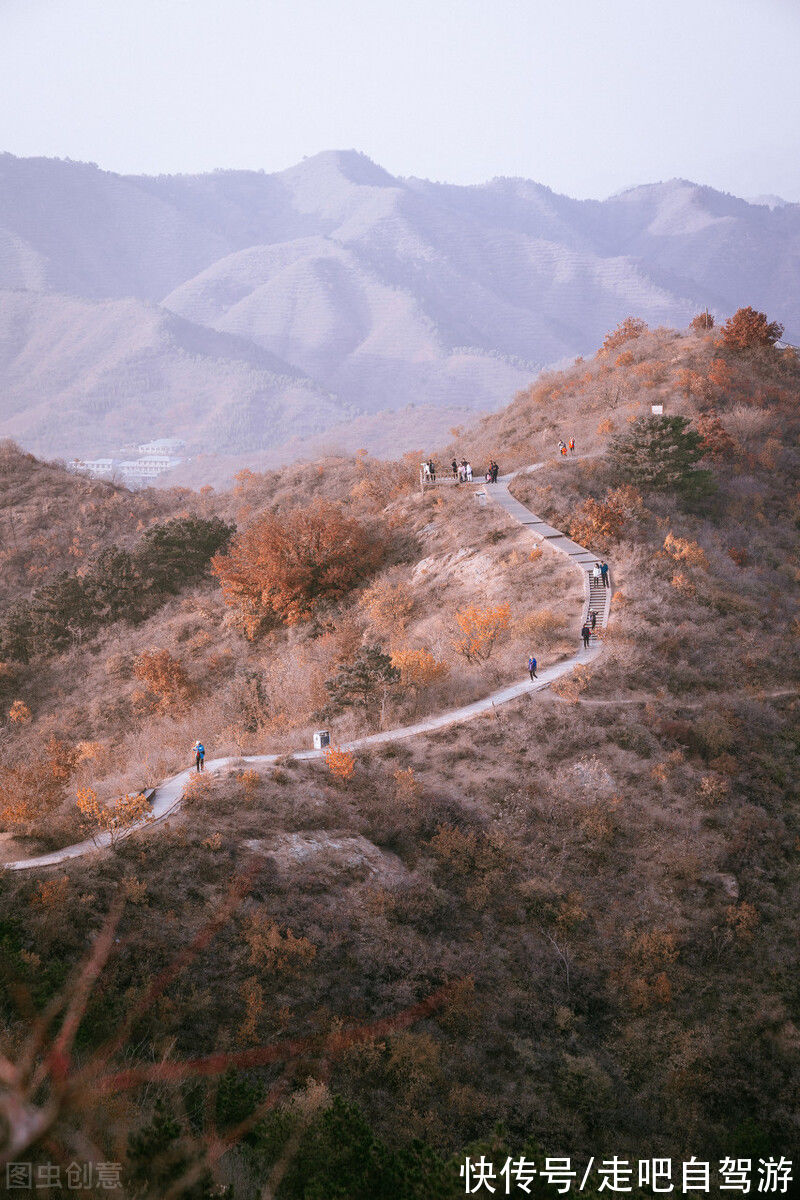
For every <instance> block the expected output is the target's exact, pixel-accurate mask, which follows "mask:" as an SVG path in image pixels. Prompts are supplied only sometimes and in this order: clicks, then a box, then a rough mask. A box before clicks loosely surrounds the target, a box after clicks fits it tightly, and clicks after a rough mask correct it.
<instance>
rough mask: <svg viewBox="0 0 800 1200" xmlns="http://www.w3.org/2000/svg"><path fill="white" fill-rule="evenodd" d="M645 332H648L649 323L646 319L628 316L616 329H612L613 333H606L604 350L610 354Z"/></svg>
mask: <svg viewBox="0 0 800 1200" xmlns="http://www.w3.org/2000/svg"><path fill="white" fill-rule="evenodd" d="M643 333H647V325H646V324H645V322H644V321H641V320H640V319H639V318H638V317H626V318H625V320H624V321H622V322H621V323H620V324H619V325H618V326H617V328H616V329H612V331H611V333H607V334H606V336H605V338H604V339H603V350H604V351H605V353H606V354H609V353H610V352H611V351H612V350H616V349H617V347H618V346H624V345H625V343H626V342H630V341H631V340H632V339H633V338H638V337H641V336H642V334H643Z"/></svg>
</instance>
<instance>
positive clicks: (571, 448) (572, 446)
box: [569, 438, 575, 454]
mask: <svg viewBox="0 0 800 1200" xmlns="http://www.w3.org/2000/svg"><path fill="white" fill-rule="evenodd" d="M569 452H570V454H574V453H575V438H570V439H569Z"/></svg>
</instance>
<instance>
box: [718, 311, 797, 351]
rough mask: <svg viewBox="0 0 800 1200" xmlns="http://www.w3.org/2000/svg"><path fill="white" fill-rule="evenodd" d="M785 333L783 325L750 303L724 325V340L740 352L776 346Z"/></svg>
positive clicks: (731, 348) (727, 344)
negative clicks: (770, 318) (757, 310)
mask: <svg viewBox="0 0 800 1200" xmlns="http://www.w3.org/2000/svg"><path fill="white" fill-rule="evenodd" d="M782 335H783V326H782V325H779V324H778V322H777V321H770V320H769V318H768V317H767V315H766V313H763V312H756V310H755V309H754V308H750V306H749V305H748V306H747V307H746V308H740V309H738V310H737V311H736V312H735V313H734V314H733V316H732V317H731V318H730V320H728V321H726V322H725V324H724V325H723V326H722V341H723V343H724V344H725V346H727V347H728V349H729V350H737V351H739V352H742V351H746V350H758V349H764V348H767V347H769V346H774V345H775V343H776V342H777V341H778V340H779V339H780V338H781V336H782Z"/></svg>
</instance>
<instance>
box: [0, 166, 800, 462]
mask: <svg viewBox="0 0 800 1200" xmlns="http://www.w3.org/2000/svg"><path fill="white" fill-rule="evenodd" d="M768 201H769V203H768ZM799 260H800V205H797V204H785V203H781V204H778V203H777V198H775V197H765V198H759V201H758V202H757V203H749V202H748V201H745V200H742V199H739V198H737V197H735V196H730V195H727V194H725V193H722V192H717V191H715V190H713V189H711V188H708V187H703V186H700V185H697V184H694V183H691V182H689V181H686V180H671V181H669V182H666V183H658V184H649V185H643V186H640V187H633V188H630V189H627V190H626V191H624V192H621V193H619V194H618V195H616V196H612V197H610V198H609V199H607V200H603V201H598V200H574V199H571V198H569V197H567V196H562V195H559V194H558V193H556V192H553V191H552V190H551V189H549V188H547V187H545V186H544V185H542V184H538V183H535V182H532V181H530V180H525V179H509V178H500V179H495V180H492V181H491V182H489V183H486V184H480V185H472V186H459V185H453V184H442V183H431V182H429V181H426V180H421V179H414V178H411V179H401V178H397V177H394V176H392V175H390V174H389V173H388V172H387V171H385V170H384V169H383V168H382V167H380V166H378V165H377V164H376V163H374V162H372V161H371V160H370V159H369V158H367V157H366V156H365V155H363V154H359V153H357V152H356V151H329V152H324V153H322V154H318V155H315V156H314V157H312V158H308V159H305V160H303V161H302V162H301V163H299V164H297V165H296V166H294V167H291V168H289V169H288V170H286V171H281V172H278V173H275V174H264V173H261V172H256V171H235V170H225V171H215V172H213V173H210V174H205V175H196V176H191V175H178V176H158V177H145V176H123V175H116V174H113V173H111V172H106V171H102V170H100V169H99V168H98V167H96V166H94V165H92V164H85V163H74V162H70V161H66V162H64V161H61V160H54V159H18V158H15V157H13V156H11V155H8V154H6V155H0V289H2V296H1V299H2V303H0V380H2V391H1V392H0V395H2V400H0V434H2V435H5V436H8V435H10V436H14V437H16V438H17V439H18V440H19V441H21V442H22V443H23V444H24V445H26V446H28V447H30V448H31V449H33V450H35V451H38V452H41V453H47V454H51V455H52V454H55V453H64V454H80V455H92V454H101V453H109V452H113V451H114V450H115V449H116V448H117V447H118V446H119V445H120V444H122V443H124V442H128V441H138V440H144V439H146V438H151V437H158V436H173V435H174V436H178V437H181V438H184V439H185V441H186V442H187V445H188V446H189V449H190V451H194V452H197V451H199V450H201V449H205V450H209V449H211V450H216V451H220V452H225V453H234V454H235V453H241V452H243V451H248V452H252V451H254V450H274V449H275V448H278V447H280V446H281V445H282V444H284V443H286V442H288V440H289V439H290V438H293V439H294V442H293V445H294V446H295V447H296V446H297V440H298V436H299V437H300V439H302V437H303V436H304V435H307V436H312V435H319V434H320V433H322V432H324V431H325V430H326V429H335V430H336V431H337V436H339V437H341V436H343V431H346V428H347V425H348V423H349V422H352V421H354V420H357V421H358V427H359V437H360V438H361V441H360V442H359V444H364V443H365V442H366V444H369V441H370V434H369V430H370V422H371V423H372V426H374V429H375V436H376V437H378V435H379V430H380V427H381V425H382V424H384V425H385V424H386V423H387V421H386V418H385V417H382V415H381V414H384V413H386V412H387V411H388V412H393V411H397V410H398V409H404V408H406V406H407V405H409V403H413V404H414V405H415V406H416V407H417V409H418V410H420V411H421V412H424V413H425V414H426V418H429V417H431V416H435V414H436V412H437V411H440V410H441V411H442V417H443V420H445V419H446V421H447V422H450V423H452V419H453V416H452V414H453V411H454V410H457V411H459V412H462V413H464V414H467V413H468V412H469V411H474V410H491V409H497V408H499V407H500V406H502V405H503V404H505V403H507V402H508V399H509V398H510V396H511V395H512V394H513V393H514V391H516V390H517V389H518V388H520V387H522V386H524V385H526V384H527V383H529V382H530V380H531V378H532V376H533V375H534V374H536V372H537V371H538V370H539V369H540V368H541V367H542V366H543V365H545V364H551V363H554V362H559V361H563V360H564V359H567V358H573V357H574V356H575V355H577V354H582V353H586V352H589V351H591V350H592V349H593V347H594V346H596V345H597V344H598V343H599V342H600V341H601V340H602V337H603V335H604V334H605V332H606V331H607V330H608V329H610V328H613V327H614V326H615V325H616V324H618V322H619V321H620V320H622V319H623V318H624V317H625V316H628V315H630V314H634V315H636V316H640V317H642V318H643V319H644V320H645V321H647V322H648V323H649V324H651V325H659V324H670V325H677V326H681V325H684V324H686V322H687V321H688V320H689V319H690V318H691V316H692V315H693V314H694V313H695V312H697V311H698V310H699V309H702V308H705V307H706V306H708V307H709V308H710V309H711V311H712V312H714V313H715V314H716V315H717V316H720V317H724V316H726V315H728V314H729V313H730V312H732V311H734V310H735V309H736V308H738V307H740V306H741V305H743V304H752V305H753V306H754V307H756V308H759V309H763V310H764V311H766V312H767V313H769V315H770V317H771V318H775V319H778V320H780V321H782V322H783V323H784V324H785V326H786V329H787V336H788V337H790V338H791V339H793V340H797V339H798V337H800V271H798V266H800V262H799ZM444 410H447V415H446V417H445V415H444ZM365 422H366V428H365ZM446 427H447V426H445V425H443V427H442V432H443V433H444V431H445V429H446ZM413 441H414V430H413V428H409V430H408V443H407V446H405V447H395V448H396V449H397V448H408V447H410V446H411V445H413ZM296 452H297V451H296V449H295V450H293V451H292V453H296Z"/></svg>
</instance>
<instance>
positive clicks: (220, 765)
mask: <svg viewBox="0 0 800 1200" xmlns="http://www.w3.org/2000/svg"><path fill="white" fill-rule="evenodd" d="M543 466H545V463H535V464H534V465H533V466H531V467H527V468H525V469H524V470H523V471H519V472H513V473H512V474H511V475H503V476H501V477H500V479H499V480H498V482H497V483H496V484H488V483H487V484H483V485H481V487H480V488H478V490H479V491H480V490H481V488H482V489H483V490H484V491H485V492H486V494H487V497H488V499H489V500H490V501H492V502H493V503H495V504H497V505H499V507H500V508H502V509H503V510H504V511H505V512H507V513H508V515H509V516H510V517H511V518H512V519H513V520H515V521H517V522H518V523H519V524H520V525H524V526H525V528H526V529H527V530H528V532H529V533H530V534H531V535H532V536H533V537H534V538H535V539H536V540H537V541H538V542H540V543H541V544H542V545H547V546H551V547H552V549H554V550H557V551H558V552H559V553H561V554H564V555H566V557H567V558H569V559H570V560H571V562H572V563H573V564H574V566H575V567H576V568H577V569H578V570H580V571H581V573H582V574H583V578H584V596H585V599H584V607H583V620H585V619H586V614H587V612H588V611H589V608H590V607H593V608H594V609H595V611H596V612H597V623H598V626H599V627H600V628H603V627H604V626H605V625H606V623H607V621H608V616H609V610H610V607H611V588H605V589H603V595H602V596H599V597H598V596H597V593H596V592H595V594H594V595H593V594H592V585H591V575H590V572H591V569H592V567H593V566H594V564H595V562H596V561H597V558H596V556H595V555H594V554H592V553H591V552H590V551H589V550H586V549H585V548H584V547H583V546H578V545H577V544H576V543H575V542H573V541H570V539H569V538H568V537H566V536H565V535H564V534H563V533H561V532H560V531H559V530H558V529H553V527H552V526H551V525H548V524H547V522H546V521H543V520H542V519H541V518H540V517H537V516H535V515H534V513H532V512H531V511H530V509H527V508H526V507H525V505H524V504H522V503H521V502H520V501H519V500H517V499H516V498H515V497H514V496H512V495H511V492H510V491H509V486H508V485H509V483H510V481H511V480H512V479H513V478H514V476H515V475H517V474H527V473H530V472H531V471H536V470H538V469H540V468H541V467H543ZM596 597H597V598H596ZM599 601H602V608H601V607H600V603H599ZM600 649H601V644H600V642H599V639H595V640H594V644H593V645H591V646H590V647H589V649H588V650H585V649H584V648H583V646H581V648H580V649H579V650H578V652H577V653H576V654H573V655H572V656H571V657H570V658H567V659H564V660H563V661H562V662H559V663H555V664H554V665H553V666H552V667H548V668H547V669H546V670H544V671H540V672H539V676H538V679H536V680H530V679H527V678H526V679H524V680H522V681H521V682H520V683H512V684H510V685H509V686H507V687H504V688H500V689H499V690H498V691H496V692H492V693H491V694H490V695H488V696H484V697H483V698H482V699H481V700H475V701H473V702H472V704H465V705H464V706H463V707H461V708H454V709H450V710H449V711H448V712H444V713H439V714H438V716H433V717H426V718H425V719H424V720H423V721H419V722H417V723H416V724H415V725H401V726H399V727H398V728H396V729H385V730H383V731H382V732H381V733H372V734H369V735H367V736H366V737H361V738H357V739H356V740H355V741H353V742H348V743H346V744H344V745H342V747H341V748H342V749H343V750H363V749H366V748H368V747H370V746H383V745H386V744H387V743H388V742H397V741H402V740H403V739H405V738H412V737H418V736H420V735H422V734H426V733H433V732H434V731H435V730H437V729H445V728H447V726H449V725H461V724H464V723H465V722H466V721H471V720H472V719H473V717H479V716H481V715H482V714H483V713H487V712H491V711H492V710H493V709H495V708H497V707H499V706H500V705H502V704H507V703H508V702H509V701H510V700H516V699H517V698H518V697H520V696H525V695H527V694H528V693H529V692H538V691H541V690H542V688H546V687H548V686H549V685H550V684H551V683H552V682H553V681H554V680H555V679H560V678H561V676H562V675H566V674H568V673H569V672H570V671H572V670H573V668H574V667H576V666H578V665H579V664H582V663H586V662H590V661H591V660H592V659H593V658H594V657H595V656H596V655H597V654H598V653H599V652H600ZM323 754H324V751H323V750H296V751H295V752H294V753H292V754H283V755H278V754H255V755H249V756H247V757H235V758H215V759H212V760H210V761H209V762H207V763H206V773H207V774H211V775H216V774H220V773H222V772H224V771H227V770H230V769H231V768H233V767H240V766H242V765H244V764H251V765H253V766H270V765H274V764H275V763H277V761H278V759H279V758H283V759H285V758H292V759H295V760H296V761H297V762H305V761H307V760H309V759H313V758H321V757H322V756H323ZM193 774H194V768H191V767H190V768H188V769H187V770H185V771H181V772H180V773H179V774H177V775H173V776H172V777H171V778H170V779H166V780H164V782H163V783H161V784H160V785H159V786H158V787H157V788H156V790H155V792H154V794H153V798H152V802H151V818H150V822H149V824H151V825H152V824H155V823H158V822H160V821H163V820H164V819H165V818H166V817H168V816H169V815H170V814H171V813H173V812H175V811H176V810H177V809H178V808H179V807H180V805H181V801H182V800H183V794H184V790H185V788H186V785H187V783H188V782H189V780H190V779H191V777H192V775H193ZM143 828H147V825H145V824H140V825H136V826H133V827H132V828H131V829H129V830H125V831H124V832H121V833H120V834H118V835H117V840H122V838H124V837H127V836H128V835H129V834H131V833H133V832H135V831H136V830H141V829H143ZM111 840H112V839H111V836H110V834H107V833H100V834H97V836H96V837H95V838H94V839H91V838H90V839H88V840H87V841H84V842H77V843H76V844H75V845H74V846H65V847H63V849H61V850H53V851H52V852H51V853H49V854H39V855H36V856H35V857H33V858H20V859H17V860H16V861H15V862H7V863H3V864H1V865H2V866H3V867H4V868H5V869H6V870H7V871H25V870H34V869H37V868H46V867H56V866H59V865H60V864H61V863H65V862H68V861H69V860H70V859H73V858H81V857H82V856H83V855H85V854H91V853H92V852H93V851H95V850H98V849H102V848H103V847H106V846H109V845H110V844H111Z"/></svg>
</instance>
